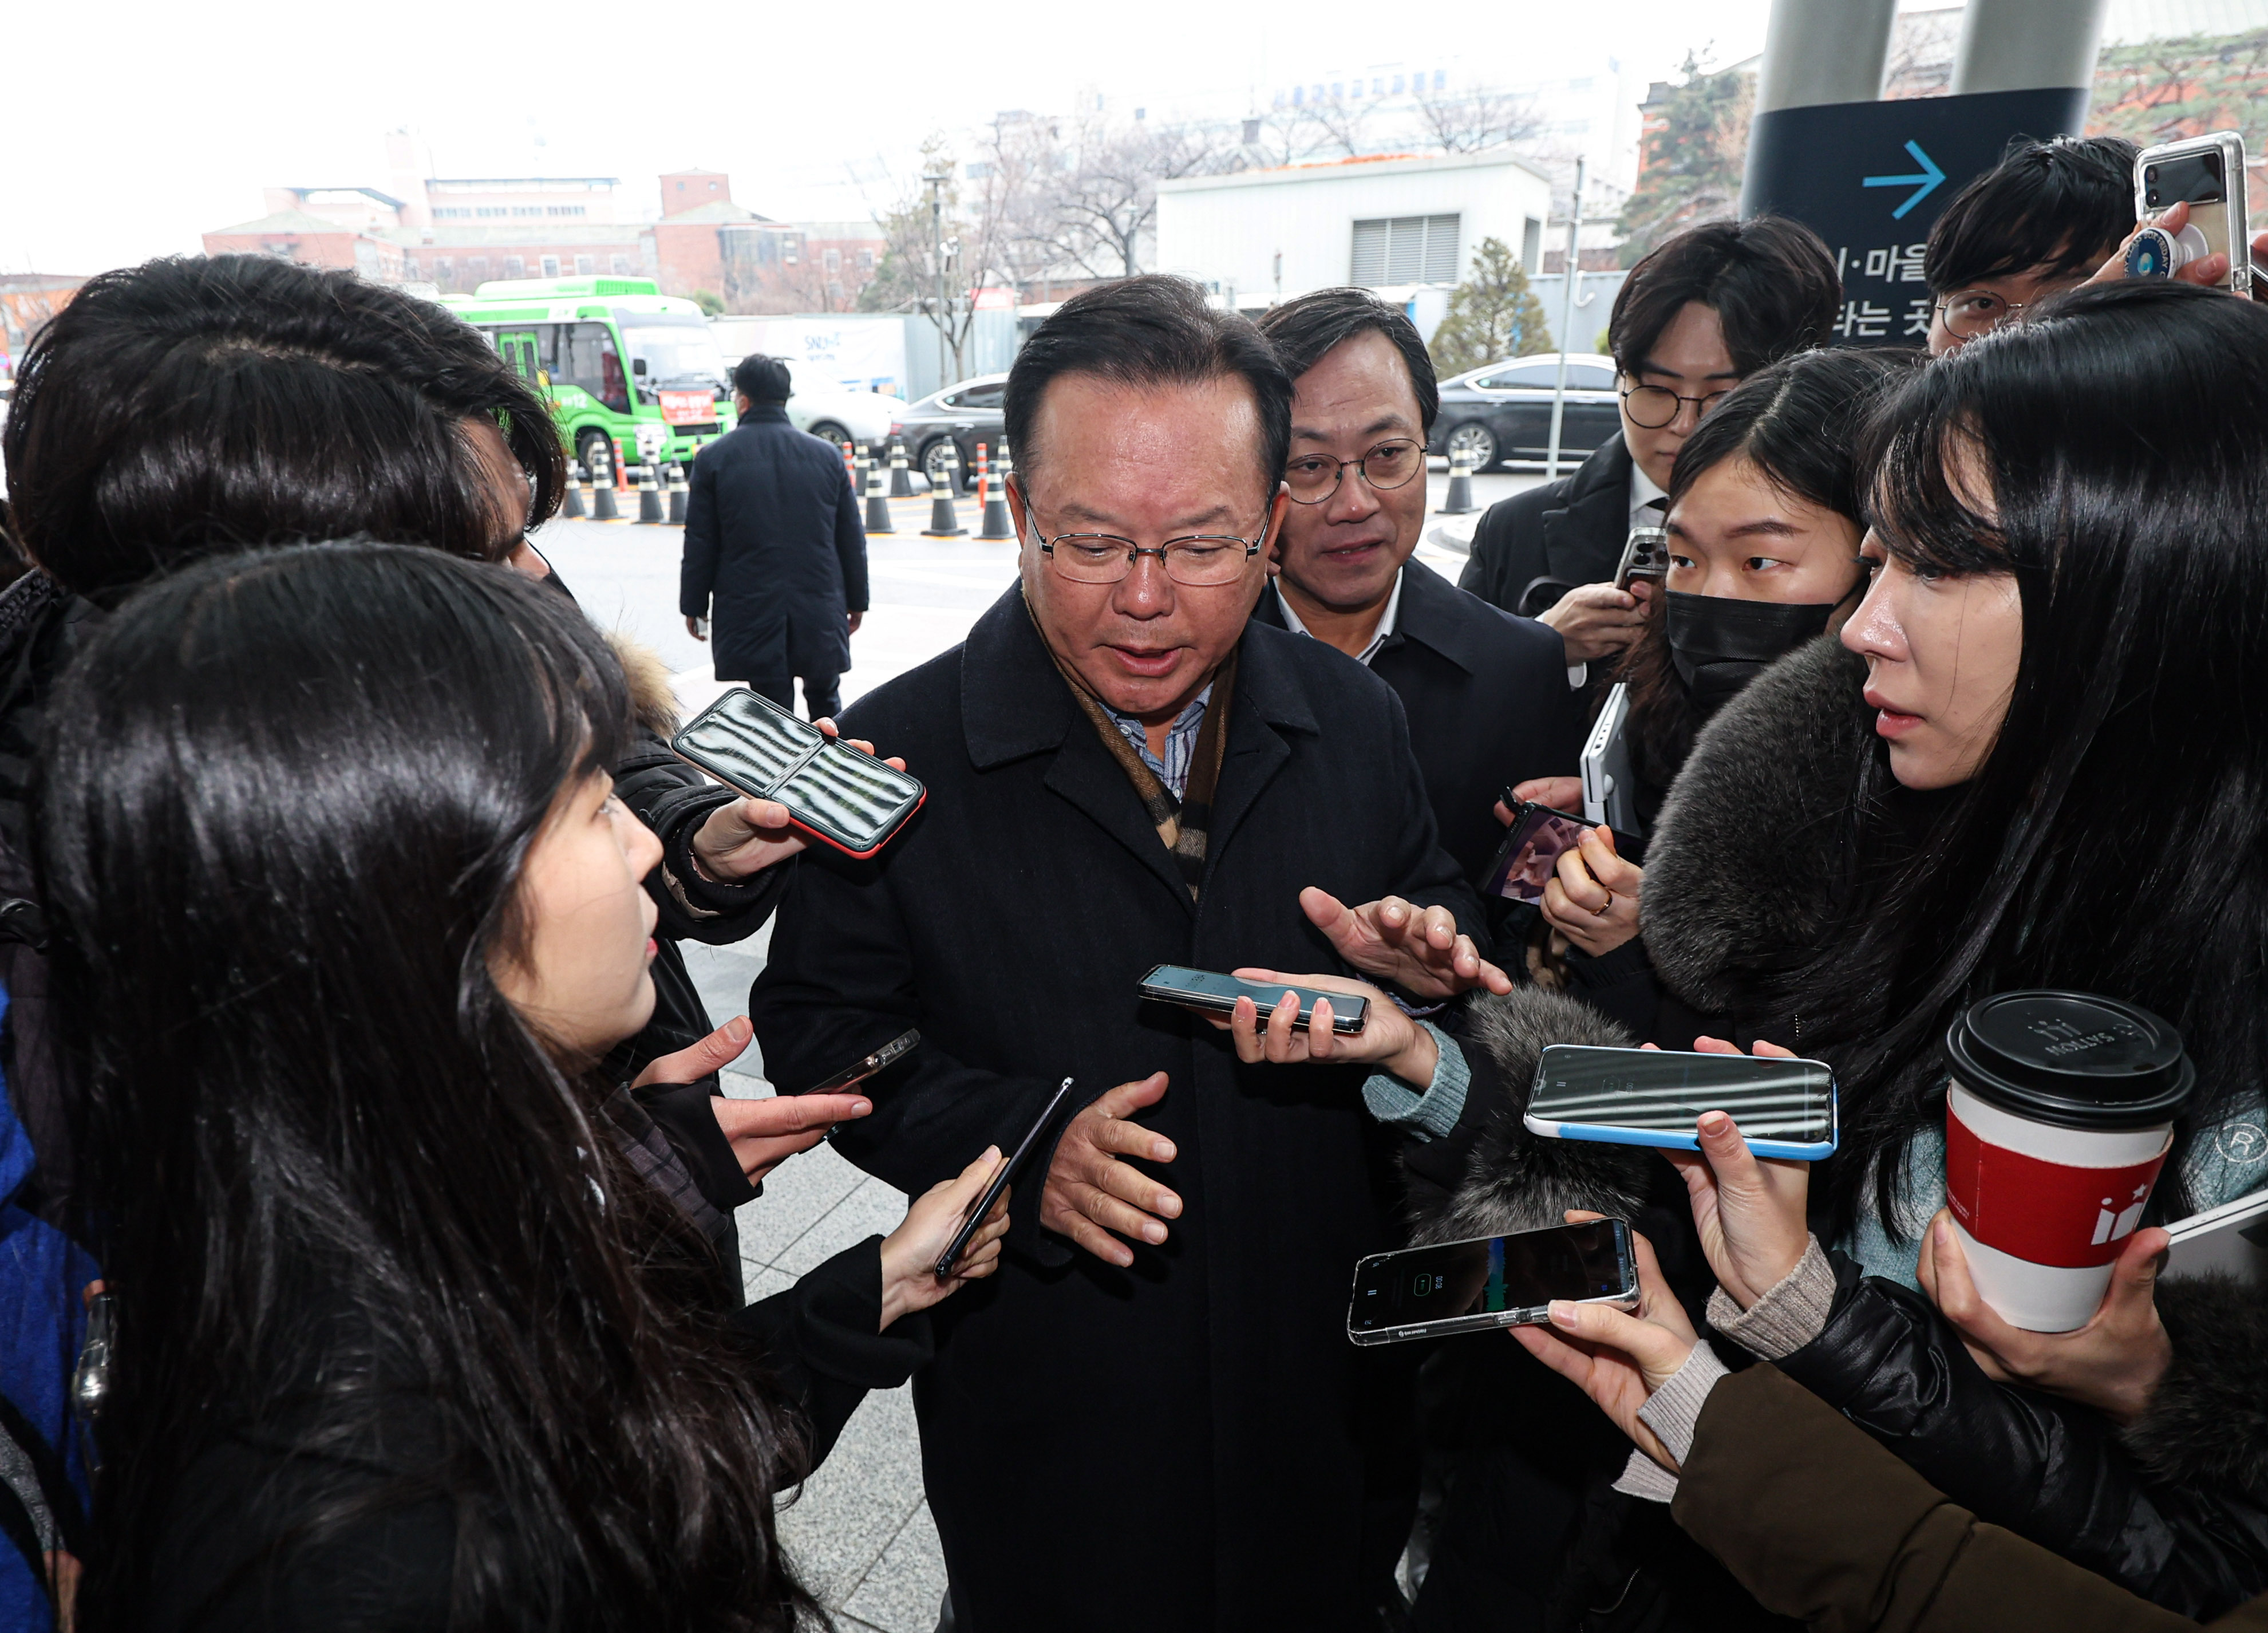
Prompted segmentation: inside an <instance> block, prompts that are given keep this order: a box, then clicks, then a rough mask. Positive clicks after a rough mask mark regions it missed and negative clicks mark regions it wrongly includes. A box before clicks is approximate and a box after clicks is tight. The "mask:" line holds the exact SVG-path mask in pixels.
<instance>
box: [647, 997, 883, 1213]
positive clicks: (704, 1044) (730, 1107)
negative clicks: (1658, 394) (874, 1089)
mask: <svg viewBox="0 0 2268 1633" xmlns="http://www.w3.org/2000/svg"><path fill="white" fill-rule="evenodd" d="M755 1035H756V1033H755V1028H754V1027H752V1026H750V1025H749V1024H748V1017H747V1016H745V1015H736V1016H733V1018H732V1019H731V1020H729V1021H727V1022H725V1023H724V1024H723V1025H722V1026H720V1027H718V1029H717V1030H716V1031H713V1032H711V1033H710V1034H709V1035H708V1036H707V1037H706V1038H703V1039H702V1040H701V1041H700V1042H699V1043H697V1044H695V1045H694V1046H692V1047H690V1048H688V1049H680V1050H679V1051H677V1053H674V1054H665V1055H663V1056H661V1057H660V1058H659V1059H658V1060H655V1061H653V1063H652V1065H650V1066H648V1067H647V1068H645V1070H644V1071H642V1072H640V1073H639V1074H638V1075H637V1081H636V1082H635V1083H632V1084H631V1085H630V1086H631V1087H632V1088H633V1089H644V1088H649V1087H651V1086H652V1085H653V1084H656V1083H699V1082H700V1081H701V1080H702V1079H703V1078H704V1077H706V1076H708V1075H709V1074H710V1073H711V1072H716V1071H722V1070H723V1069H724V1068H725V1067H727V1066H730V1065H731V1064H732V1063H733V1061H735V1060H739V1059H740V1056H741V1054H742V1053H745V1052H746V1051H747V1046H748V1043H749V1040H750V1039H752V1038H755ZM709 1109H710V1110H711V1111H712V1112H715V1113H716V1114H717V1126H718V1127H719V1128H721V1129H723V1130H724V1131H725V1139H726V1140H728V1141H730V1142H732V1147H733V1156H734V1157H735V1158H736V1159H738V1161H739V1163H740V1171H741V1172H742V1173H744V1174H746V1175H747V1179H748V1183H749V1184H750V1185H758V1184H761V1183H762V1180H763V1177H764V1176H765V1175H766V1174H768V1173H770V1172H771V1171H772V1170H773V1169H775V1168H777V1167H778V1166H779V1165H780V1164H782V1163H784V1162H785V1161H787V1159H788V1158H789V1157H791V1156H795V1155H796V1154H797V1153H798V1152H800V1151H808V1150H809V1149H811V1148H812V1147H813V1146H814V1145H817V1144H818V1143H819V1142H821V1140H824V1139H825V1138H826V1137H827V1131H828V1129H829V1128H832V1127H834V1126H835V1125H836V1124H837V1123H841V1122H848V1121H850V1120H851V1119H853V1118H858V1117H864V1116H865V1115H866V1114H867V1113H868V1112H872V1111H873V1109H874V1103H873V1101H872V1100H869V1099H868V1098H867V1097H865V1095H863V1094H783V1095H773V1096H770V1097H767V1098H764V1099H762V1100H736V1099H727V1098H726V1097H724V1096H722V1095H711V1096H710V1097H709Z"/></svg>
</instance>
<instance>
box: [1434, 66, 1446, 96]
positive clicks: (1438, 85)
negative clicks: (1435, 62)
mask: <svg viewBox="0 0 2268 1633" xmlns="http://www.w3.org/2000/svg"><path fill="white" fill-rule="evenodd" d="M1448 83H1449V70H1447V69H1446V68H1437V69H1435V70H1433V89H1435V90H1436V91H1439V90H1441V89H1443V88H1444V87H1445V86H1447V85H1448Z"/></svg>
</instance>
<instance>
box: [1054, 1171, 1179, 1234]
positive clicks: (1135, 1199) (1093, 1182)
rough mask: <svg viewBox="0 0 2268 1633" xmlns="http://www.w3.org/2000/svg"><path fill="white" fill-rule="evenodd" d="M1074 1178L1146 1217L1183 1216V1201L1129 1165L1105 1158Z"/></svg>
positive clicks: (1174, 1217) (1167, 1217)
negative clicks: (1151, 1215) (1140, 1211)
mask: <svg viewBox="0 0 2268 1633" xmlns="http://www.w3.org/2000/svg"><path fill="white" fill-rule="evenodd" d="M1072 1178H1073V1179H1074V1180H1075V1181H1076V1182H1077V1183H1079V1184H1081V1185H1087V1186H1094V1188H1095V1189H1097V1190H1100V1191H1103V1192H1106V1193H1108V1194H1110V1195H1112V1196H1115V1197H1116V1198H1117V1199H1118V1200H1119V1201H1122V1202H1124V1203H1126V1204H1127V1205H1128V1206H1129V1207H1130V1208H1140V1209H1141V1210H1142V1211H1143V1212H1144V1213H1145V1214H1155V1215H1157V1216H1158V1217H1159V1218H1160V1219H1178V1218H1179V1217H1181V1213H1182V1199H1181V1198H1180V1197H1178V1196H1175V1194H1174V1193H1173V1192H1171V1191H1169V1190H1167V1188H1166V1187H1165V1186H1162V1185H1160V1184H1159V1183H1158V1182H1157V1181H1156V1180H1155V1179H1152V1178H1150V1176H1149V1175H1147V1174H1145V1173H1144V1172H1143V1171H1141V1170H1140V1169H1138V1168H1135V1167H1133V1166H1131V1165H1130V1164H1125V1163H1121V1162H1116V1161H1113V1160H1111V1159H1109V1158H1108V1157H1106V1158H1104V1159H1103V1160H1102V1161H1101V1162H1099V1163H1094V1164H1087V1165H1086V1167H1085V1168H1084V1169H1083V1170H1082V1171H1080V1172H1079V1173H1077V1174H1075V1175H1073V1176H1072ZM1090 1211H1091V1210H1090Z"/></svg>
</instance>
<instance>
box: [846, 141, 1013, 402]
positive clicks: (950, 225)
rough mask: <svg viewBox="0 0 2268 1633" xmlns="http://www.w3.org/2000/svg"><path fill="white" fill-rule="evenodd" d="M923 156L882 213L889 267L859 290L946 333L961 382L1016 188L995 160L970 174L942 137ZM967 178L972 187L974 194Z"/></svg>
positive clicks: (866, 303) (899, 179)
mask: <svg viewBox="0 0 2268 1633" xmlns="http://www.w3.org/2000/svg"><path fill="white" fill-rule="evenodd" d="M921 157H922V164H921V169H920V170H919V172H918V173H917V174H913V175H903V174H901V175H898V176H895V177H894V178H892V181H893V182H894V183H895V188H896V196H895V199H893V200H892V202H891V203H888V204H887V205H886V206H884V207H883V208H881V209H879V210H876V211H874V220H875V223H876V225H879V226H880V228H881V229H882V237H883V240H884V244H885V248H884V250H883V255H882V263H881V264H880V266H878V267H877V268H875V270H874V276H873V278H871V279H870V280H869V281H868V282H867V283H866V284H865V286H864V287H863V288H862V289H860V291H859V292H858V309H859V310H861V311H865V312H918V313H919V314H922V315H923V316H924V317H925V318H927V319H928V320H929V321H930V322H931V323H932V324H933V325H934V326H935V327H936V329H937V330H938V332H939V334H940V335H942V336H944V338H945V344H946V350H947V351H950V352H951V354H952V363H951V367H952V369H953V371H954V375H955V376H956V377H958V376H960V375H963V374H966V373H968V337H969V333H970V331H971V330H972V329H974V328H975V327H976V290H977V289H978V288H979V287H981V286H983V284H985V283H986V282H988V281H989V280H990V278H991V277H993V276H994V274H995V272H996V270H997V268H998V262H999V260H1000V255H999V249H1000V246H1001V242H1002V240H1003V237H1004V235H1005V230H1006V227H1007V222H1008V213H1009V212H1008V210H1007V208H1006V204H1007V202H1008V200H1009V198H1010V196H1011V195H1012V192H1013V187H1012V182H1011V181H1010V179H1008V178H1004V177H1003V176H1002V175H1001V174H999V173H998V170H996V169H995V168H994V167H993V166H991V165H990V163H989V162H987V161H984V160H979V161H978V163H977V164H976V166H972V167H970V170H964V168H963V167H962V166H961V165H960V164H959V163H958V162H957V161H956V159H955V158H954V152H953V150H952V148H951V147H950V145H948V144H947V143H946V140H945V138H944V137H941V136H932V137H930V138H929V139H928V140H927V141H925V142H924V143H923V144H922V149H921ZM971 171H973V172H974V174H973V175H972V174H970V172H971ZM965 181H966V182H969V183H970V184H971V185H970V186H968V188H967V189H966V190H965V189H964V182H965Z"/></svg>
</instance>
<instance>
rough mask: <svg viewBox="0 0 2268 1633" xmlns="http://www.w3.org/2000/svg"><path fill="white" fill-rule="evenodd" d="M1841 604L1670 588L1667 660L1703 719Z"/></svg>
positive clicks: (1812, 633) (1817, 631)
mask: <svg viewBox="0 0 2268 1633" xmlns="http://www.w3.org/2000/svg"><path fill="white" fill-rule="evenodd" d="M1839 604H1840V603H1839V602H1831V601H1821V602H1801V603H1799V604H1794V605H1791V604H1789V603H1787V602H1777V601H1737V600H1734V598H1733V597H1731V596H1729V595H1688V594H1687V593H1686V592H1684V591H1683V590H1671V591H1670V592H1669V661H1671V662H1672V663H1674V664H1675V665H1676V666H1677V678H1678V679H1680V680H1682V681H1683V682H1684V683H1685V690H1686V691H1687V692H1688V693H1690V695H1691V697H1692V698H1693V706H1694V707H1695V708H1697V709H1698V710H1699V711H1700V713H1701V715H1702V717H1703V718H1704V719H1706V718H1707V717H1708V716H1710V715H1712V714H1714V713H1716V712H1717V711H1718V710H1719V709H1720V708H1722V707H1724V706H1725V705H1726V704H1727V702H1728V701H1729V700H1730V699H1731V698H1733V696H1734V693H1736V692H1738V691H1740V690H1741V688H1742V687H1743V686H1745V685H1747V684H1748V683H1749V682H1750V681H1752V680H1754V679H1756V676H1759V675H1761V674H1763V673H1764V667H1765V665H1767V664H1769V663H1771V662H1772V661H1774V660H1775V659H1778V658H1780V657H1783V656H1785V655H1786V654H1788V653H1791V652H1793V651H1794V650H1795V649H1796V648H1797V647H1800V646H1802V645H1803V643H1804V642H1806V641H1808V640H1811V639H1815V638H1816V637H1818V636H1820V635H1823V634H1824V633H1825V632H1826V631H1827V617H1828V615H1829V614H1830V613H1831V612H1833V611H1834V610H1835V609H1836V607H1837V606H1838V605H1839Z"/></svg>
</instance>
